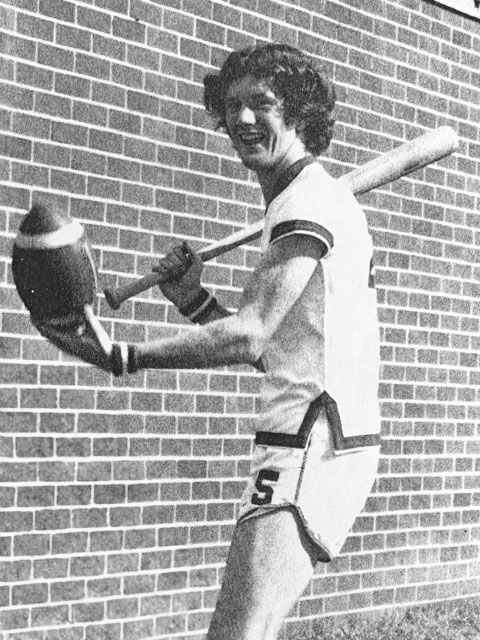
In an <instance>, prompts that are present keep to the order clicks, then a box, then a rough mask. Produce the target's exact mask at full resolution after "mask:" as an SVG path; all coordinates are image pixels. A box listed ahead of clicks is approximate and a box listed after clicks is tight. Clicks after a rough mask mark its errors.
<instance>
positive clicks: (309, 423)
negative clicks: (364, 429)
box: [255, 391, 380, 451]
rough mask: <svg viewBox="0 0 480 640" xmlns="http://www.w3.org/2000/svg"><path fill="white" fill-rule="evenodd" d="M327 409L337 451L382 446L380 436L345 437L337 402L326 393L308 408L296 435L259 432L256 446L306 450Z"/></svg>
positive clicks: (256, 437)
mask: <svg viewBox="0 0 480 640" xmlns="http://www.w3.org/2000/svg"><path fill="white" fill-rule="evenodd" d="M322 409H325V413H326V415H327V419H328V422H329V425H330V429H331V432H332V438H333V446H334V448H335V450H336V451H345V450H347V449H357V448H359V447H375V446H378V445H379V444H380V434H379V433H372V434H366V435H360V436H344V435H343V426H342V420H341V418H340V413H339V411H338V406H337V403H336V402H335V400H334V399H333V398H332V397H331V396H330V395H329V394H328V393H327V392H326V391H324V392H323V393H322V394H321V395H320V396H318V398H316V399H315V400H313V401H312V402H311V403H310V406H309V407H308V410H307V413H306V414H305V417H304V419H303V422H302V424H301V425H300V429H299V430H298V433H297V434H296V435H293V434H290V433H272V432H270V431H257V433H256V434H255V444H258V445H264V446H267V447H288V448H290V449H304V448H305V447H306V445H307V442H308V438H309V436H310V432H311V430H312V428H313V425H314V424H315V422H316V421H317V418H318V416H319V415H320V411H321V410H322Z"/></svg>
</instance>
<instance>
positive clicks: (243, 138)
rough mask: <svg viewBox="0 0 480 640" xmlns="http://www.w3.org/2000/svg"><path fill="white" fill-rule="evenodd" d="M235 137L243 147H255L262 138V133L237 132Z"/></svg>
mask: <svg viewBox="0 0 480 640" xmlns="http://www.w3.org/2000/svg"><path fill="white" fill-rule="evenodd" d="M237 137H238V139H239V140H240V142H241V143H242V144H243V146H244V147H255V146H256V145H257V144H260V143H261V142H262V140H263V139H264V135H263V134H262V133H259V132H258V131H248V132H246V131H244V132H239V133H238V134H237Z"/></svg>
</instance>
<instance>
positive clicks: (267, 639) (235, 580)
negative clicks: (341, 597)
mask: <svg viewBox="0 0 480 640" xmlns="http://www.w3.org/2000/svg"><path fill="white" fill-rule="evenodd" d="M316 553H317V551H316V549H315V546H314V545H313V543H312V542H311V541H310V539H309V538H308V537H307V536H306V534H305V532H304V530H303V526H302V524H301V522H300V520H299V519H298V515H297V514H296V512H295V511H294V510H293V509H291V508H283V509H279V510H277V511H272V512H269V513H265V514H263V515H259V516H257V517H255V518H252V519H249V520H244V521H240V522H239V524H238V525H237V527H236V529H235V533H234V536H233V540H232V546H231V548H230V553H229V557H228V560H227V566H226V569H225V577H224V582H223V586H222V589H221V591H220V595H219V598H218V602H217V606H216V609H215V612H214V614H213V618H212V622H211V625H210V630H209V633H208V635H207V640H274V638H275V637H276V635H277V633H278V631H279V630H280V627H281V626H282V622H283V619H284V618H285V617H286V615H287V614H288V612H289V611H290V609H291V608H292V607H293V605H294V604H295V602H296V601H297V599H298V598H299V597H300V596H301V595H302V593H303V591H304V590H305V588H306V586H307V584H308V582H309V580H310V578H311V577H312V574H313V568H314V566H315V564H316Z"/></svg>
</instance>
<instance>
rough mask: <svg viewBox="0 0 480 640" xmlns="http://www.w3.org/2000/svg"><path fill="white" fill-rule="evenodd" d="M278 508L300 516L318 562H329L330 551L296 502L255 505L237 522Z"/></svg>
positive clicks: (331, 556)
mask: <svg viewBox="0 0 480 640" xmlns="http://www.w3.org/2000/svg"><path fill="white" fill-rule="evenodd" d="M280 509H294V510H295V512H296V513H297V515H298V517H299V518H300V521H301V523H302V526H303V530H304V532H305V534H306V535H307V536H308V538H309V539H310V541H311V542H313V544H314V545H315V547H316V549H317V551H318V553H317V554H316V555H317V560H318V562H322V563H325V564H327V563H329V562H331V561H332V560H333V558H334V555H333V554H332V553H331V551H330V550H329V548H328V547H327V545H326V544H325V543H324V542H322V541H321V540H320V539H319V538H318V536H317V535H316V534H315V533H314V531H312V529H310V527H309V526H308V523H307V520H306V519H305V516H304V515H303V512H302V510H301V508H300V507H299V506H298V505H296V504H293V503H291V502H288V503H285V504H272V505H270V506H262V507H256V508H255V509H250V511H247V512H246V513H244V514H242V515H240V516H239V518H238V520H237V524H240V523H241V522H243V521H244V520H248V519H250V518H256V517H259V516H261V515H263V514H265V513H273V512H274V511H280Z"/></svg>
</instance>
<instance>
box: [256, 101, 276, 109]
mask: <svg viewBox="0 0 480 640" xmlns="http://www.w3.org/2000/svg"><path fill="white" fill-rule="evenodd" d="M273 107H274V103H273V102H272V101H271V100H268V99H265V100H258V101H256V102H255V103H254V104H253V105H252V108H253V109H255V110H256V111H269V110H270V109H272V108H273Z"/></svg>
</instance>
